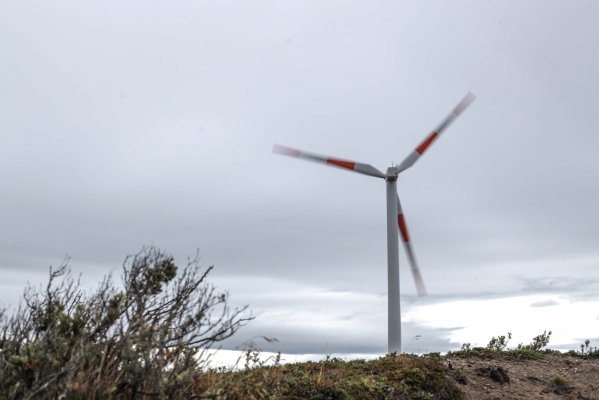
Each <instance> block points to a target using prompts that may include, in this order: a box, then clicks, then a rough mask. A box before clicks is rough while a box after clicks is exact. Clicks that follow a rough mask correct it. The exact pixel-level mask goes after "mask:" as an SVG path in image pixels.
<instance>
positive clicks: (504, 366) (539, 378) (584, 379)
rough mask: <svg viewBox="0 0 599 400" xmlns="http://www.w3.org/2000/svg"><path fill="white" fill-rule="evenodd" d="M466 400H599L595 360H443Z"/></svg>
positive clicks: (598, 363)
mask: <svg viewBox="0 0 599 400" xmlns="http://www.w3.org/2000/svg"><path fill="white" fill-rule="evenodd" d="M444 359H445V363H446V364H447V367H448V372H449V374H450V375H451V376H453V377H454V379H456V380H457V381H458V387H459V388H460V389H461V390H462V391H463V392H464V394H465V395H466V396H465V397H466V399H580V400H583V399H586V400H591V399H592V400H599V359H597V358H593V359H583V358H578V357H571V356H564V355H561V354H545V355H544V357H543V359H542V360H519V359H517V358H515V357H513V356H509V355H501V354H499V355H497V356H493V357H492V358H483V357H478V356H452V355H448V356H446V357H444Z"/></svg>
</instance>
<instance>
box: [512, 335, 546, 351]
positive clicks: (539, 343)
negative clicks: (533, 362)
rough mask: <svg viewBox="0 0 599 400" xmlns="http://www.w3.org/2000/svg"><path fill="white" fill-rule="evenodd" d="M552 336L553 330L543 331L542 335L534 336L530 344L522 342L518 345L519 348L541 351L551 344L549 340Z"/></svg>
mask: <svg viewBox="0 0 599 400" xmlns="http://www.w3.org/2000/svg"><path fill="white" fill-rule="evenodd" d="M550 338H551V331H549V332H547V331H543V333H541V334H540V335H537V336H535V337H534V338H532V342H530V344H526V345H525V344H522V343H520V344H519V345H518V348H517V349H518V350H532V351H541V350H542V349H543V348H544V347H546V346H547V345H548V344H549V340H550Z"/></svg>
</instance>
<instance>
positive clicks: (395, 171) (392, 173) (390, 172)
mask: <svg viewBox="0 0 599 400" xmlns="http://www.w3.org/2000/svg"><path fill="white" fill-rule="evenodd" d="M399 172H400V171H399V168H398V167H389V168H387V175H385V180H386V181H396V180H397V176H398V175H399Z"/></svg>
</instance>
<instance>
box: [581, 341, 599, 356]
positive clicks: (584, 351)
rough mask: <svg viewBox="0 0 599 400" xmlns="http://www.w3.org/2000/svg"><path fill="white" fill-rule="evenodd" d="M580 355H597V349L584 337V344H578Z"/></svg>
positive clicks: (598, 350) (598, 351) (598, 354)
mask: <svg viewBox="0 0 599 400" xmlns="http://www.w3.org/2000/svg"><path fill="white" fill-rule="evenodd" d="M580 355H581V356H584V357H599V349H598V348H597V347H593V346H591V341H590V340H589V339H586V340H585V341H584V344H581V345H580Z"/></svg>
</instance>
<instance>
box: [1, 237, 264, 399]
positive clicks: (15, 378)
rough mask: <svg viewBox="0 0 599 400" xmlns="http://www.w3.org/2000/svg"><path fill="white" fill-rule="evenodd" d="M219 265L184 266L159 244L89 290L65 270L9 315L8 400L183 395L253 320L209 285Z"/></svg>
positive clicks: (4, 361) (4, 327) (5, 349)
mask: <svg viewBox="0 0 599 400" xmlns="http://www.w3.org/2000/svg"><path fill="white" fill-rule="evenodd" d="M211 270H212V266H211V267H208V268H207V269H204V270H202V269H201V268H200V267H199V265H198V262H197V257H196V259H194V260H189V261H188V263H187V265H186V266H185V267H184V268H182V269H179V268H178V267H177V266H176V265H175V263H174V260H173V257H172V256H170V255H167V254H165V253H164V252H162V251H160V250H159V249H157V248H155V247H149V248H144V249H142V251H141V252H139V253H138V254H137V255H135V256H133V257H128V258H127V259H126V260H125V262H124V264H123V273H122V285H116V284H115V283H114V282H113V281H112V279H111V278H110V277H109V276H108V277H106V278H105V279H104V280H103V281H102V282H101V284H100V285H99V287H98V288H97V289H96V290H95V291H94V292H92V293H91V294H87V293H85V292H84V291H83V290H82V289H81V286H80V282H79V280H75V279H74V278H73V277H72V275H71V273H70V270H69V268H68V266H67V265H66V263H65V264H63V265H62V266H61V267H60V268H58V269H57V270H53V269H52V268H50V274H49V275H50V276H49V281H48V284H47V285H46V287H45V288H40V289H38V290H34V289H33V288H31V287H29V288H27V289H26V290H25V293H24V295H23V303H22V304H21V305H20V306H19V308H18V309H17V310H16V311H15V313H14V314H13V315H12V316H11V317H10V318H9V317H7V316H6V312H5V311H2V312H0V318H1V321H0V398H11V399H13V398H34V397H43V398H65V397H68V398H108V397H110V398H127V399H129V398H140V397H143V396H147V395H151V396H159V397H162V398H165V397H170V396H175V397H182V396H183V394H184V393H186V390H187V389H188V387H189V386H190V382H191V381H192V379H193V378H194V377H193V375H194V372H196V371H197V369H198V367H199V366H200V363H201V362H202V361H201V360H202V352H203V351H204V350H205V349H209V348H210V347H211V346H212V345H214V344H215V343H217V342H220V341H222V340H224V339H226V338H228V337H230V336H231V335H233V334H234V333H235V332H236V331H237V330H238V329H239V328H240V327H241V326H242V325H244V324H245V323H246V322H248V321H249V320H251V319H252V317H251V316H246V315H245V314H246V308H247V307H243V308H241V309H234V310H231V309H230V308H229V306H228V293H226V292H217V291H216V290H215V288H214V287H213V286H211V285H209V284H207V283H206V282H205V281H206V277H207V275H208V274H209V272H210V271H211Z"/></svg>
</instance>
